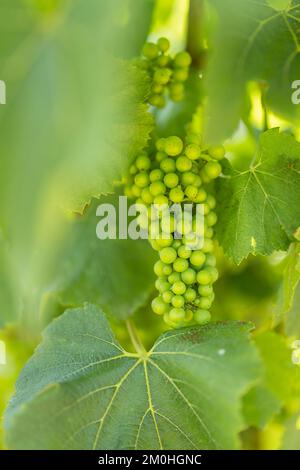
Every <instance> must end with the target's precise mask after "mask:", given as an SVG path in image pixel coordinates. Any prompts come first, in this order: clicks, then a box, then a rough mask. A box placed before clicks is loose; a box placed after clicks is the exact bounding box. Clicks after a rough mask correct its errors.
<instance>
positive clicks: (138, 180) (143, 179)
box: [134, 171, 149, 188]
mask: <svg viewBox="0 0 300 470" xmlns="http://www.w3.org/2000/svg"><path fill="white" fill-rule="evenodd" d="M134 184H135V185H136V186H138V187H139V188H145V187H146V186H148V184H149V175H148V173H146V172H145V171H142V172H141V173H138V174H137V175H135V177H134Z"/></svg>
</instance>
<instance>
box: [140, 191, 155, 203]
mask: <svg viewBox="0 0 300 470" xmlns="http://www.w3.org/2000/svg"><path fill="white" fill-rule="evenodd" d="M141 198H142V199H143V201H144V203H145V204H152V202H153V196H152V194H151V193H150V190H149V188H143V190H142V192H141Z"/></svg>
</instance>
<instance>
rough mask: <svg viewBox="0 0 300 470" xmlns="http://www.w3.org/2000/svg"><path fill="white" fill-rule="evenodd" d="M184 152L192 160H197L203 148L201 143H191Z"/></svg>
mask: <svg viewBox="0 0 300 470" xmlns="http://www.w3.org/2000/svg"><path fill="white" fill-rule="evenodd" d="M184 153H185V154H186V156H187V157H188V158H189V159H190V160H197V159H198V158H199V157H200V155H201V149H200V147H199V145H196V144H189V145H187V147H186V149H185V151H184Z"/></svg>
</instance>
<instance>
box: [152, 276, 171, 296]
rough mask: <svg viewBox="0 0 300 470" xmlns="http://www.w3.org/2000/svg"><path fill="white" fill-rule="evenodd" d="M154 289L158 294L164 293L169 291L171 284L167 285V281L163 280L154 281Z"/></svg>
mask: <svg viewBox="0 0 300 470" xmlns="http://www.w3.org/2000/svg"><path fill="white" fill-rule="evenodd" d="M155 287H156V289H157V290H158V291H159V292H161V293H162V292H165V291H167V290H169V289H170V287H171V284H169V283H168V281H166V280H164V279H161V278H160V279H156V281H155Z"/></svg>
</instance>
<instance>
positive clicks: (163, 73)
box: [153, 68, 172, 85]
mask: <svg viewBox="0 0 300 470" xmlns="http://www.w3.org/2000/svg"><path fill="white" fill-rule="evenodd" d="M171 74H172V71H171V70H170V69H167V68H159V69H156V70H155V72H154V75H153V80H154V82H155V83H158V84H159V85H166V84H167V83H168V82H169V80H170V78H171Z"/></svg>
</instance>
